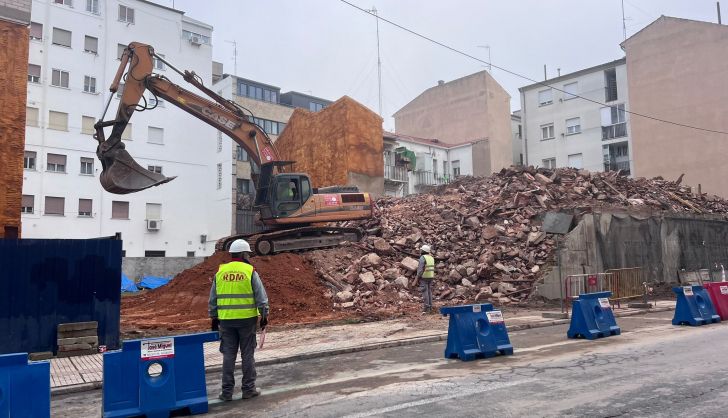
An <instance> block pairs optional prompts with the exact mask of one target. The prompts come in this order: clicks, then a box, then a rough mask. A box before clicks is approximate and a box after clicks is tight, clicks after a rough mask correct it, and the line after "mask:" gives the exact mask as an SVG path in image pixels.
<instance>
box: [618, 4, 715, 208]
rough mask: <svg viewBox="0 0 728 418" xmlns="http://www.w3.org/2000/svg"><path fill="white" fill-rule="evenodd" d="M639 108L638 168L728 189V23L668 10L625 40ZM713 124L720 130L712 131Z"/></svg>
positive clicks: (635, 124)
mask: <svg viewBox="0 0 728 418" xmlns="http://www.w3.org/2000/svg"><path fill="white" fill-rule="evenodd" d="M622 46H623V48H624V50H625V52H626V54H627V76H628V79H629V101H630V106H631V108H632V109H633V110H634V111H635V112H638V113H641V114H646V115H650V116H652V117H655V118H659V119H663V120H668V121H673V122H676V123H681V124H684V125H690V126H694V127H699V128H703V130H698V129H690V128H686V127H682V126H677V125H675V124H669V123H664V122H660V121H656V120H654V119H648V118H643V117H639V116H636V115H635V116H634V117H633V118H632V134H633V136H634V140H633V141H632V142H633V145H634V148H633V149H634V151H633V154H634V162H635V164H634V167H635V171H634V173H635V175H637V176H641V177H653V176H662V177H664V178H665V179H668V180H675V179H677V178H678V177H680V175H681V174H685V176H684V178H683V180H682V182H683V184H686V185H689V186H692V187H693V190H695V191H697V190H698V189H700V190H701V191H702V192H710V193H714V194H717V195H720V196H722V197H728V182H726V181H725V178H726V175H723V173H724V172H726V173H727V175H728V168H726V164H725V161H726V157H727V154H726V140H727V139H728V135H726V134H725V132H728V118H726V115H727V114H728V89H726V88H725V81H726V76H727V75H728V55H726V53H725V51H726V50H727V49H728V27H726V26H724V25H719V24H715V23H709V22H698V21H693V20H686V19H678V18H673V17H667V16H662V17H660V18H659V19H657V20H656V21H655V22H653V23H651V24H650V25H648V26H647V27H645V28H644V29H642V30H641V31H639V32H637V33H636V34H634V35H633V36H632V37H630V38H629V39H627V40H626V41H625V42H624V43H623V44H622ZM706 129H707V130H712V131H717V132H709V131H706Z"/></svg>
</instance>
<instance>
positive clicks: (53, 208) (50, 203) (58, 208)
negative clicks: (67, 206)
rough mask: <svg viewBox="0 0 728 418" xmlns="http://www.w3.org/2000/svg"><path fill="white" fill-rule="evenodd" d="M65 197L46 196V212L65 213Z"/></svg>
mask: <svg viewBox="0 0 728 418" xmlns="http://www.w3.org/2000/svg"><path fill="white" fill-rule="evenodd" d="M64 203H65V199H64V198H62V197H51V196H46V198H45V213H46V214H49V215H63V209H64V208H63V207H64Z"/></svg>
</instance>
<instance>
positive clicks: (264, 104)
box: [213, 63, 331, 233]
mask: <svg viewBox="0 0 728 418" xmlns="http://www.w3.org/2000/svg"><path fill="white" fill-rule="evenodd" d="M213 79H217V82H216V83H215V84H214V86H213V90H214V91H215V92H217V93H218V94H220V95H221V96H223V97H224V98H226V99H229V100H232V101H234V102H235V103H237V104H239V105H241V106H242V107H244V108H245V109H248V110H249V111H250V112H251V113H252V114H253V116H252V117H251V120H252V121H253V122H255V123H256V124H258V125H259V126H260V128H261V129H263V130H264V131H265V132H266V133H267V134H268V135H269V136H270V138H271V139H272V140H273V141H274V142H275V141H276V140H277V139H278V136H279V135H280V134H281V132H283V129H284V128H285V127H286V123H288V120H289V119H290V117H291V115H292V114H293V110H294V109H295V108H297V107H299V108H303V109H306V110H310V111H312V112H316V111H319V110H321V109H323V108H325V107H327V106H328V105H330V104H331V102H330V101H328V100H325V99H321V98H319V97H314V96H310V95H307V94H303V93H298V92H295V91H290V92H287V93H281V89H280V87H277V86H274V85H271V84H266V83H262V82H259V81H254V80H250V79H246V78H242V77H238V76H235V75H231V74H224V73H223V68H222V65H221V64H220V63H214V64H213ZM217 144H218V146H217V152H218V154H220V155H221V156H222V158H223V160H221V162H220V163H221V164H223V165H225V166H226V170H227V167H230V173H231V177H232V181H231V187H230V188H229V189H228V190H230V196H229V197H228V203H229V205H228V208H227V209H226V211H231V212H232V223H231V225H230V231H231V233H244V232H252V231H254V230H256V226H255V224H254V217H255V216H254V215H255V213H254V211H253V209H252V203H253V200H254V194H255V185H254V184H253V181H252V176H251V174H252V173H253V170H257V168H256V167H253V165H252V162H251V161H250V157H249V156H248V154H247V153H246V152H245V150H244V149H242V148H241V147H240V146H239V145H238V144H237V143H235V142H234V141H232V140H231V139H230V138H228V137H227V136H226V135H223V134H222V133H221V132H217ZM223 150H232V153H231V154H230V155H229V156H228V155H227V154H226V152H224V151H223ZM226 157H230V158H229V159H227V160H224V158H226Z"/></svg>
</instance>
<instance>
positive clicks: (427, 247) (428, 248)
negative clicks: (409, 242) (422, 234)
mask: <svg viewBox="0 0 728 418" xmlns="http://www.w3.org/2000/svg"><path fill="white" fill-rule="evenodd" d="M420 250H422V252H423V253H428V254H429V253H430V251H432V249H431V248H430V246H429V245H427V244H425V245H423V246H422V247H420Z"/></svg>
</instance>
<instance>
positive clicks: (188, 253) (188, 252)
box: [187, 251, 195, 257]
mask: <svg viewBox="0 0 728 418" xmlns="http://www.w3.org/2000/svg"><path fill="white" fill-rule="evenodd" d="M194 256H195V252H194V251H187V257H194Z"/></svg>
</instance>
